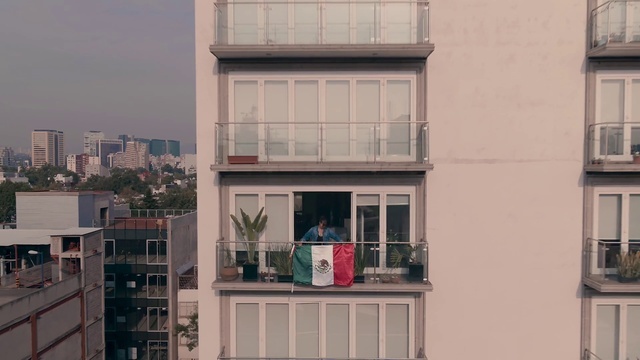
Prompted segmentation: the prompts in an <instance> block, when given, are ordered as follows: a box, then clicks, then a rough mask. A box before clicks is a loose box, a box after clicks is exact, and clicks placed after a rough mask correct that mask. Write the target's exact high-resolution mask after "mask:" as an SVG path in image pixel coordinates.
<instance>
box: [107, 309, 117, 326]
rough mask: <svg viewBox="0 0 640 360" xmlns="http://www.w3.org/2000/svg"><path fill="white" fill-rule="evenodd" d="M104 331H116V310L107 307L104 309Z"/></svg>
mask: <svg viewBox="0 0 640 360" xmlns="http://www.w3.org/2000/svg"><path fill="white" fill-rule="evenodd" d="M104 330H105V331H115V330H116V308H113V307H107V308H105V309H104Z"/></svg>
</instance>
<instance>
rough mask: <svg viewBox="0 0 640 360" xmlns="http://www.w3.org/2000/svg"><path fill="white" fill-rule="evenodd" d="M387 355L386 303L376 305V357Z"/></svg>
mask: <svg viewBox="0 0 640 360" xmlns="http://www.w3.org/2000/svg"><path fill="white" fill-rule="evenodd" d="M386 356H387V304H386V303H383V302H380V305H378V357H380V358H383V359H384V358H385V357H386Z"/></svg>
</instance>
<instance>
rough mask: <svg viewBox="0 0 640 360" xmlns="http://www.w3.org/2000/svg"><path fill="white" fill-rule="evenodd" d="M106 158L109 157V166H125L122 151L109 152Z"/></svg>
mask: <svg viewBox="0 0 640 360" xmlns="http://www.w3.org/2000/svg"><path fill="white" fill-rule="evenodd" d="M107 158H108V159H109V167H111V168H123V167H126V166H127V164H126V162H125V155H124V152H117V153H114V154H109V155H107Z"/></svg>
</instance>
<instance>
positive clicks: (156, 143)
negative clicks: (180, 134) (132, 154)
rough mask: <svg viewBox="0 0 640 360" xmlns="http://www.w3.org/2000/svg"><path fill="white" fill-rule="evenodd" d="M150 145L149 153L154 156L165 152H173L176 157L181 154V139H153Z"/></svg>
mask: <svg viewBox="0 0 640 360" xmlns="http://www.w3.org/2000/svg"><path fill="white" fill-rule="evenodd" d="M149 145H150V148H149V153H150V154H151V155H153V156H162V155H165V154H171V155H173V156H176V157H179V156H180V141H177V140H160V139H151V142H150V144H149Z"/></svg>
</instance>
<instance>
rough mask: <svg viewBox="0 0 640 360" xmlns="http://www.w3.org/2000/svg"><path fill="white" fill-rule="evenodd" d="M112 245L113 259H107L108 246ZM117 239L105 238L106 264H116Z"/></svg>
mask: <svg viewBox="0 0 640 360" xmlns="http://www.w3.org/2000/svg"><path fill="white" fill-rule="evenodd" d="M108 247H111V253H112V254H113V255H112V256H111V261H107V248H108ZM116 256H117V254H116V240H115V239H105V240H104V263H105V264H115V263H116Z"/></svg>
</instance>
